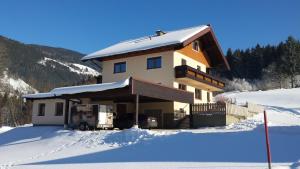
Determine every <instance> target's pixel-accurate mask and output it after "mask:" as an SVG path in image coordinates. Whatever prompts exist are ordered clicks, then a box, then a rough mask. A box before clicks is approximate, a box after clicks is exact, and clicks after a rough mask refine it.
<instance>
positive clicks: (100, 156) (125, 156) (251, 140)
mask: <svg viewBox="0 0 300 169" xmlns="http://www.w3.org/2000/svg"><path fill="white" fill-rule="evenodd" d="M278 129H280V132H277V131H279V130H278ZM284 131H294V133H293V132H292V134H284V135H282V133H284ZM270 140H271V151H272V159H273V161H274V162H292V161H297V160H298V159H299V157H300V151H299V149H298V145H299V143H300V126H295V127H294V126H293V127H284V129H282V127H272V128H270ZM265 149H266V147H265V136H264V128H263V126H259V127H257V128H256V129H254V130H251V131H244V132H228V133H191V132H180V133H178V134H174V135H169V136H160V137H154V138H153V139H151V140H147V141H141V142H139V143H137V144H133V145H128V146H124V147H120V148H116V149H112V150H107V151H102V152H96V153H90V154H83V155H79V156H73V157H67V158H61V159H56V160H49V161H42V162H37V163H31V164H30V165H39V164H43V165H45V164H79V163H112V162H266V160H267V159H266V151H265ZM25 165H29V164H25Z"/></svg>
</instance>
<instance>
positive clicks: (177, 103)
mask: <svg viewBox="0 0 300 169" xmlns="http://www.w3.org/2000/svg"><path fill="white" fill-rule="evenodd" d="M88 60H89V61H93V62H94V63H99V62H101V65H102V80H101V82H100V83H99V84H92V85H83V86H70V87H62V88H56V89H53V90H52V91H50V92H48V93H38V94H29V95H25V96H24V98H26V99H27V100H31V101H33V108H32V123H33V124H34V125H65V126H70V125H71V124H72V121H73V120H72V119H73V114H74V113H73V111H72V110H73V109H72V107H74V106H76V105H91V106H88V107H90V108H88V109H89V111H90V114H89V116H91V118H92V121H94V122H95V124H96V123H97V119H98V121H99V115H98V114H97V112H99V107H98V108H97V106H94V107H93V105H106V106H107V108H106V109H105V110H107V111H109V112H113V113H114V114H115V119H116V120H115V121H117V122H116V124H115V125H116V126H124V127H130V126H132V125H134V124H136V125H138V124H140V125H142V124H144V123H145V121H146V122H147V120H148V123H151V122H152V121H153V122H155V123H156V127H157V128H174V127H180V126H179V124H177V123H178V122H179V121H180V119H183V118H184V117H186V115H188V114H189V112H190V105H191V104H195V103H212V102H213V99H212V97H213V92H218V91H222V90H223V88H224V87H225V83H224V82H222V81H221V80H219V79H218V78H217V77H215V76H214V72H215V71H216V70H217V69H220V68H223V69H224V68H225V69H229V65H228V63H227V61H226V58H225V57H224V55H223V53H222V50H221V48H220V45H219V43H218V41H217V39H216V37H215V34H214V32H213V30H212V28H211V26H210V25H201V26H196V27H191V28H186V29H181V30H176V31H170V32H164V31H156V32H155V34H154V35H151V36H145V37H142V38H138V39H133V40H128V41H123V42H120V43H117V44H115V45H112V46H109V47H107V48H105V49H102V50H99V51H96V52H94V53H91V54H89V55H87V56H85V57H83V58H82V61H88ZM149 120H150V121H149ZM181 121H182V120H181ZM154 125H155V124H154ZM121 128H123V127H121Z"/></svg>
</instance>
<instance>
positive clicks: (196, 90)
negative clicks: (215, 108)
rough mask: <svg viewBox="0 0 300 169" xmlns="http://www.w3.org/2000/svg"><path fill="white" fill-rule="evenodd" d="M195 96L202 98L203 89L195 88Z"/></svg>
mask: <svg viewBox="0 0 300 169" xmlns="http://www.w3.org/2000/svg"><path fill="white" fill-rule="evenodd" d="M195 98H196V99H199V100H202V91H201V89H195Z"/></svg>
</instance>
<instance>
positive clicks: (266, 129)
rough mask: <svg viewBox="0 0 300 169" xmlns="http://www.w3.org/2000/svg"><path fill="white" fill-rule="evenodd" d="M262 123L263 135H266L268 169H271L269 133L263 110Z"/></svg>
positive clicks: (265, 114)
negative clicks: (263, 125)
mask: <svg viewBox="0 0 300 169" xmlns="http://www.w3.org/2000/svg"><path fill="white" fill-rule="evenodd" d="M264 122H265V135H266V145H267V155H268V165H269V169H271V168H272V167H271V150H270V141H269V131H268V120H267V113H266V111H265V110H264Z"/></svg>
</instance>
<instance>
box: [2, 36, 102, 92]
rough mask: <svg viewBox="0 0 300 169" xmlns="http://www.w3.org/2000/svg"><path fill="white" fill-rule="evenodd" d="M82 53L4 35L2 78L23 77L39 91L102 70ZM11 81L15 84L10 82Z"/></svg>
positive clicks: (84, 77)
mask: <svg viewBox="0 0 300 169" xmlns="http://www.w3.org/2000/svg"><path fill="white" fill-rule="evenodd" d="M82 56H83V54H81V53H78V52H75V51H71V50H67V49H63V48H54V47H48V46H40V45H31V44H24V43H21V42H18V41H15V40H11V39H8V38H6V37H3V36H0V72H2V74H0V76H2V79H3V77H4V78H5V77H6V79H13V80H15V81H20V82H22V83H21V84H28V85H29V86H31V87H32V88H33V89H36V90H38V91H47V90H49V89H51V88H53V87H58V86H65V85H71V84H74V83H78V82H79V81H83V80H85V79H87V78H89V77H90V76H97V75H98V74H99V73H98V72H97V71H95V70H94V69H93V68H91V67H92V66H93V65H91V64H88V63H83V62H81V61H80V58H81V57H82ZM4 81H9V80H4ZM23 82H24V83H23ZM6 84H7V83H6ZM8 85H11V86H13V85H12V84H10V83H8ZM12 88H14V87H12ZM29 91H30V90H29ZM31 92H32V91H31Z"/></svg>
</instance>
